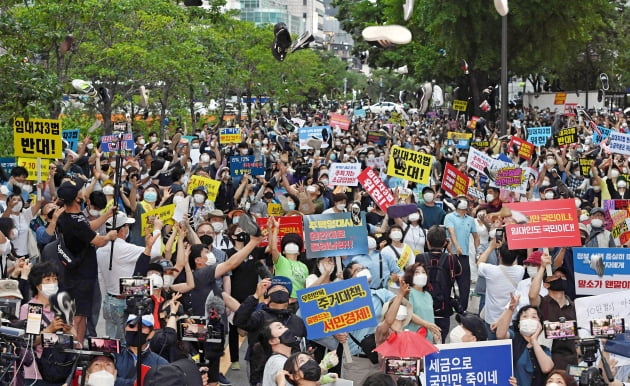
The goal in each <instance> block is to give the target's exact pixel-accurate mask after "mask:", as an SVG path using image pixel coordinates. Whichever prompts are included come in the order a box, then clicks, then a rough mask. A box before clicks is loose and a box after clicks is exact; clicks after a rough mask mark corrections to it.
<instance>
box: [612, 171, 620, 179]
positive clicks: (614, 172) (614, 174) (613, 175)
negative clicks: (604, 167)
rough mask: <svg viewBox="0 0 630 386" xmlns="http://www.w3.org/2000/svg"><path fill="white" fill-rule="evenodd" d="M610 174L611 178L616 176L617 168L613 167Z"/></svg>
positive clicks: (617, 175)
mask: <svg viewBox="0 0 630 386" xmlns="http://www.w3.org/2000/svg"><path fill="white" fill-rule="evenodd" d="M610 176H611V177H612V178H617V177H619V170H617V169H613V170H612V171H611V172H610Z"/></svg>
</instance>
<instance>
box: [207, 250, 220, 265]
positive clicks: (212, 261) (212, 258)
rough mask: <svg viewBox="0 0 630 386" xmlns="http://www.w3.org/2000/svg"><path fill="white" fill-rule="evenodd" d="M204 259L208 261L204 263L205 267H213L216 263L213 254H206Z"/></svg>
mask: <svg viewBox="0 0 630 386" xmlns="http://www.w3.org/2000/svg"><path fill="white" fill-rule="evenodd" d="M206 257H207V258H208V261H206V265H213V264H216V262H217V257H216V256H215V255H214V253H212V252H208V253H207V254H206Z"/></svg>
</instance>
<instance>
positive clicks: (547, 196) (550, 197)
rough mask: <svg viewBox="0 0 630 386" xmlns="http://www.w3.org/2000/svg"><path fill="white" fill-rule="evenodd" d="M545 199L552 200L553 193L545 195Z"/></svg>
mask: <svg viewBox="0 0 630 386" xmlns="http://www.w3.org/2000/svg"><path fill="white" fill-rule="evenodd" d="M545 199H546V200H553V193H552V192H547V193H545Z"/></svg>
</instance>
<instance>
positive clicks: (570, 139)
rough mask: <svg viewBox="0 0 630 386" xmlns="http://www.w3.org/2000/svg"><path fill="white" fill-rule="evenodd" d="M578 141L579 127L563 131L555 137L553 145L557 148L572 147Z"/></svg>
mask: <svg viewBox="0 0 630 386" xmlns="http://www.w3.org/2000/svg"><path fill="white" fill-rule="evenodd" d="M577 141H578V133H577V127H568V128H566V129H562V130H560V131H559V132H558V134H555V135H554V136H553V143H554V144H555V145H556V146H564V145H570V144H572V143H576V142H577Z"/></svg>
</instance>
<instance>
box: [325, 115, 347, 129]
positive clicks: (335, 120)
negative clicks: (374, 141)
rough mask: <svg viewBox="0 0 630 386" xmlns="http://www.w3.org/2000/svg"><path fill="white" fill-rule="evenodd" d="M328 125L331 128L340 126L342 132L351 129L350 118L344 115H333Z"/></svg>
mask: <svg viewBox="0 0 630 386" xmlns="http://www.w3.org/2000/svg"><path fill="white" fill-rule="evenodd" d="M328 123H329V124H330V126H331V127H336V126H339V128H340V129H341V130H348V129H349V128H350V118H348V117H347V116H345V115H342V114H337V113H331V114H330V119H329V121H328Z"/></svg>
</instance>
